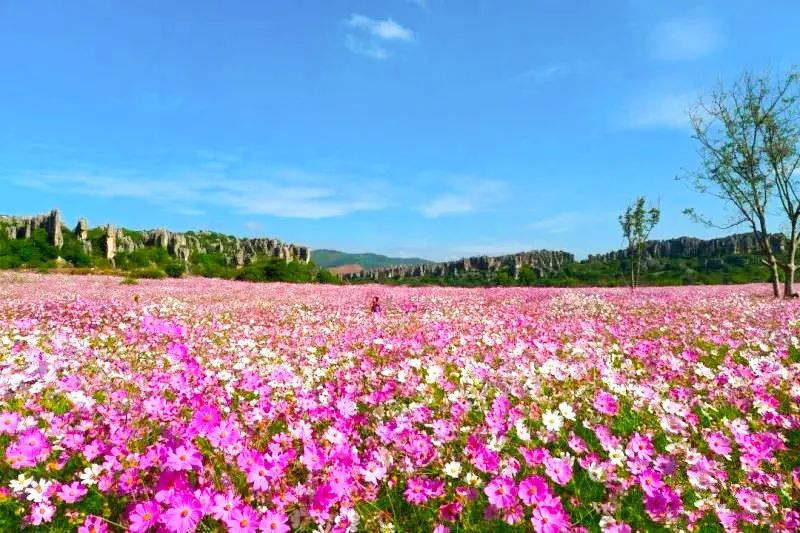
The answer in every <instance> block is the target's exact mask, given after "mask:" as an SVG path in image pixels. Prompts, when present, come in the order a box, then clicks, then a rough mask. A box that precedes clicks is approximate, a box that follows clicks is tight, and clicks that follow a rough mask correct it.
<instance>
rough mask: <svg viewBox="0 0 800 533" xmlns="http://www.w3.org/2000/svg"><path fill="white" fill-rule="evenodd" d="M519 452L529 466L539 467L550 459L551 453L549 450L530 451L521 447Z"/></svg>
mask: <svg viewBox="0 0 800 533" xmlns="http://www.w3.org/2000/svg"><path fill="white" fill-rule="evenodd" d="M518 450H519V453H520V454H522V457H523V459H525V463H526V464H527V465H528V466H538V465H540V464H542V463H543V462H544V460H545V459H547V458H548V457H550V451H549V450H548V449H547V448H533V449H530V448H525V447H524V446H520V447H519V449H518Z"/></svg>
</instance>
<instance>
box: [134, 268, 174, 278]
mask: <svg viewBox="0 0 800 533" xmlns="http://www.w3.org/2000/svg"><path fill="white" fill-rule="evenodd" d="M130 275H131V276H133V277H136V278H141V279H164V278H166V277H167V274H166V272H164V271H163V270H161V269H160V268H156V267H147V268H137V269H136V270H132V271H131V272H130Z"/></svg>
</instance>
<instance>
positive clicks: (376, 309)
mask: <svg viewBox="0 0 800 533" xmlns="http://www.w3.org/2000/svg"><path fill="white" fill-rule="evenodd" d="M369 310H370V311H372V312H373V313H380V312H381V303H380V301H378V297H377V296H373V297H372V303H371V304H370V305H369Z"/></svg>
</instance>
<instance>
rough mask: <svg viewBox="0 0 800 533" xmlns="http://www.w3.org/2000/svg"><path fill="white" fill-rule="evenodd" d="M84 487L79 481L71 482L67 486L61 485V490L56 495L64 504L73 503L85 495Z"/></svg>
mask: <svg viewBox="0 0 800 533" xmlns="http://www.w3.org/2000/svg"><path fill="white" fill-rule="evenodd" d="M86 492H87V489H86V486H85V485H84V484H83V483H81V482H80V481H73V482H72V483H70V484H69V485H61V490H59V491H58V492H57V493H56V494H57V495H58V497H59V498H61V501H63V502H64V503H75V502H76V501H78V500H80V499H81V498H83V497H84V496H85V495H86Z"/></svg>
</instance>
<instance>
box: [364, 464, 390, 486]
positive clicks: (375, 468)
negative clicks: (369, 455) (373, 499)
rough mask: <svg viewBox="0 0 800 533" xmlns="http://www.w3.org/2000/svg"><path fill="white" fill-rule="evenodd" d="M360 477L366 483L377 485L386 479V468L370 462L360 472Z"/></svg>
mask: <svg viewBox="0 0 800 533" xmlns="http://www.w3.org/2000/svg"><path fill="white" fill-rule="evenodd" d="M360 473H361V476H362V477H363V478H364V481H366V482H367V483H372V484H374V485H377V484H378V483H379V482H380V481H381V480H382V479H384V478H385V477H386V467H385V466H383V464H381V463H378V462H376V461H370V462H369V463H367V466H365V467H364V468H362V469H361V470H360Z"/></svg>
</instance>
